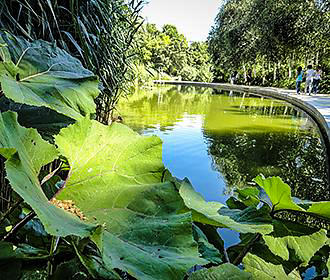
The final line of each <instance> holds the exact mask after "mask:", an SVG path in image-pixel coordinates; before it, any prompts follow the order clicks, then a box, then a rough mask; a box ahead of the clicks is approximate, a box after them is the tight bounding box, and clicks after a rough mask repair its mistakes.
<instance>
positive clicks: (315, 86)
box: [312, 66, 322, 94]
mask: <svg viewBox="0 0 330 280" xmlns="http://www.w3.org/2000/svg"><path fill="white" fill-rule="evenodd" d="M321 76H322V69H321V66H317V68H316V72H315V74H314V78H313V90H312V92H313V93H315V94H317V93H318V92H319V84H320V80H321Z"/></svg>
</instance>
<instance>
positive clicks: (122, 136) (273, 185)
mask: <svg viewBox="0 0 330 280" xmlns="http://www.w3.org/2000/svg"><path fill="white" fill-rule="evenodd" d="M165 31H166V36H176V35H177V34H176V32H175V29H174V28H171V27H169V26H167V27H166V29H165ZM47 46H48V45H47ZM46 49H47V48H46ZM1 50H2V53H1V55H2V56H1V57H2V58H3V60H4V61H3V62H2V66H3V68H0V69H1V70H2V71H4V70H6V71H7V72H2V73H5V74H4V76H6V73H7V74H8V75H9V74H10V75H12V80H13V77H15V76H17V75H16V74H17V72H15V71H17V69H16V68H15V67H17V66H15V63H14V62H12V61H11V60H10V61H9V60H8V59H9V54H10V52H9V51H8V48H6V47H4V46H2V48H1ZM27 53H28V52H26V53H25V55H27ZM34 57H36V58H38V57H39V58H40V56H38V55H37V54H36V55H34V56H33V57H32V58H34ZM42 59H43V58H40V60H42ZM68 60H70V58H68ZM8 61H9V63H8V65H7V64H6V63H7V62H8ZM22 62H23V59H22ZM40 62H41V61H40ZM40 62H38V63H36V62H34V63H32V64H28V67H29V68H28V69H29V70H30V71H32V70H35V68H33V67H32V66H33V65H35V64H36V65H39V63H40ZM16 63H17V62H16ZM18 65H20V63H18ZM5 67H7V68H5ZM13 73H14V74H13ZM22 73H25V72H24V71H23V72H22ZM32 73H34V72H32ZM37 73H39V72H37ZM1 77H2V78H4V80H0V83H1V87H2V85H3V84H5V83H6V80H5V79H6V77H3V76H1ZM24 77H25V76H24ZM15 78H16V77H15ZM22 79H24V78H22ZM22 79H17V78H16V79H14V81H12V82H13V83H14V84H17V83H19V82H22ZM60 82H61V80H60V81H58V83H60ZM2 88H3V87H2ZM20 88H22V86H17V85H16V86H15V87H13V89H12V92H11V94H13V95H14V96H15V94H17V92H19V89H20ZM43 90H44V85H43V84H41V85H40V84H39V83H35V89H34V91H35V92H41V91H43ZM63 90H64V91H65V92H67V93H68V94H69V96H70V93H72V92H73V93H74V91H75V89H74V88H70V87H68V88H67V86H66V85H64V86H63ZM4 91H5V94H8V91H9V89H6V90H5V89H4ZM34 91H33V92H34ZM73 93H72V94H73ZM81 94H82V95H83V96H85V97H86V95H87V96H89V93H88V91H85V90H84V87H81ZM56 96H57V95H56ZM27 100H29V99H28V98H27ZM59 100H60V101H56V102H55V101H54V100H53V99H49V100H47V103H48V102H49V103H51V104H49V105H48V106H49V107H50V108H55V107H54V106H55V104H56V105H60V108H62V105H63V104H61V102H63V101H62V99H61V98H60V99H59ZM19 101H20V102H23V103H24V102H25V100H19ZM54 103H55V104H54ZM33 105H35V106H36V107H37V106H42V104H39V103H38V104H33ZM54 110H56V109H54ZM86 115H88V114H86ZM70 116H71V115H70ZM96 139H97V141H96ZM55 144H56V146H55V145H53V144H50V143H48V142H46V141H45V140H43V139H42V138H41V136H40V134H39V133H38V132H37V131H36V130H35V129H33V128H25V127H22V126H21V125H20V124H19V123H18V121H17V113H14V112H10V111H9V112H5V113H1V115H0V154H1V155H2V156H3V157H4V158H5V159H6V162H5V168H6V172H7V179H8V180H9V182H10V184H11V186H12V188H13V190H14V191H15V192H16V193H17V195H18V196H20V197H21V198H22V199H23V200H24V204H22V205H21V206H20V207H19V208H17V209H15V207H17V206H15V207H14V210H17V211H16V212H17V213H18V214H17V213H14V212H11V211H9V214H7V213H5V214H3V213H1V214H3V215H1V221H0V226H1V231H0V232H1V235H2V239H1V241H0V268H1V273H2V276H4V277H6V278H8V279H19V278H20V277H21V276H22V274H23V277H24V278H23V279H29V278H32V279H33V278H41V279H45V278H46V274H47V276H51V277H52V279H89V278H90V277H94V278H97V279H102V278H104V279H122V278H128V277H134V278H136V279H178V280H179V279H183V278H184V277H186V278H187V277H189V279H200V278H203V279H213V278H214V277H216V278H218V277H220V278H221V277H222V278H223V277H226V278H229V277H232V279H251V275H252V277H253V279H273V278H274V277H275V278H278V279H300V275H301V274H302V272H303V271H304V269H303V267H304V266H306V265H307V266H308V265H312V264H313V263H317V257H319V256H322V257H323V256H324V260H325V259H326V258H328V256H329V239H328V237H327V232H326V231H325V230H324V229H321V227H322V225H321V227H320V228H317V229H314V228H312V227H309V225H308V224H307V225H299V223H296V222H294V221H281V222H279V221H278V219H277V217H276V215H275V214H276V212H278V211H296V212H299V213H304V214H305V215H307V216H310V217H315V216H319V217H324V218H325V219H327V218H328V217H329V211H328V208H329V207H328V202H314V203H313V202H309V201H307V202H306V201H303V202H302V203H300V204H299V203H298V204H296V203H294V202H293V198H292V197H291V192H290V187H289V186H288V185H286V184H285V183H284V182H283V181H281V180H280V178H278V177H273V178H268V179H263V178H262V177H257V178H256V179H255V181H256V182H257V183H258V184H259V185H260V186H261V187H262V188H263V189H264V190H265V192H266V194H267V195H268V196H269V199H270V201H271V203H272V206H273V207H269V206H268V205H267V203H265V202H264V198H263V199H260V196H261V193H262V192H260V191H259V190H258V189H256V188H246V189H243V190H237V192H236V194H237V197H236V198H235V199H232V200H231V202H230V203H229V204H230V205H231V207H230V208H227V207H226V206H225V205H223V204H221V203H218V202H206V201H205V200H204V199H203V197H202V196H201V195H200V194H198V193H197V192H195V190H194V189H193V187H192V186H191V184H190V183H189V182H188V181H187V180H184V181H180V180H178V179H176V178H173V177H172V176H171V174H170V173H169V172H168V171H167V170H165V167H164V165H163V163H162V146H161V144H162V143H161V140H160V139H159V138H158V137H156V136H151V137H142V136H140V135H139V134H137V133H135V132H133V131H132V130H131V129H129V128H128V127H126V126H124V125H122V124H117V123H114V124H112V125H110V126H107V125H103V124H101V123H99V122H97V121H95V120H90V118H89V116H87V117H85V118H82V117H81V116H79V117H78V120H77V122H76V123H74V124H72V125H70V126H68V127H66V128H63V129H62V130H61V131H60V133H59V134H58V135H56V136H55ZM55 159H58V161H60V162H61V163H60V164H59V163H58V162H54V160H55ZM50 162H53V165H54V166H53V169H52V170H48V169H46V168H45V165H48V167H50V165H49V163H50ZM41 170H42V171H41ZM47 170H48V172H47ZM54 192H56V193H55V194H54ZM46 194H47V196H46ZM51 197H53V199H52V200H51V201H49V198H51ZM68 204H69V205H70V207H69V208H66V207H64V206H65V205H68ZM73 205H74V207H73ZM23 207H24V209H22V208H23ZM61 208H64V209H66V210H64V209H61ZM325 208H326V209H325ZM11 210H12V209H11ZM73 210H74V211H73ZM27 213H28V215H32V214H33V213H35V214H36V215H37V218H38V219H33V220H32V221H30V223H31V224H30V225H28V224H26V226H27V228H28V229H29V230H28V231H27V232H26V231H25V232H24V231H21V232H20V234H17V231H18V230H20V227H21V226H23V225H24V223H25V222H26V220H24V219H25V218H24V219H23V220H22V219H21V218H20V216H21V215H20V214H24V215H23V217H28V216H25V215H26V214H27ZM78 217H79V218H80V219H79V218H78ZM86 219H87V220H86ZM39 220H40V222H41V223H42V225H43V227H44V229H43V228H42V227H41V226H39V225H40V223H39ZM197 222H198V224H197ZM8 226H9V227H8ZM29 226H30V227H29ZM218 227H222V228H229V229H232V230H235V231H237V232H240V233H244V234H245V235H243V234H242V235H241V237H242V240H241V242H240V243H239V244H237V245H234V246H232V247H231V248H228V252H229V253H230V254H228V255H227V254H226V250H225V249H224V242H223V240H222V239H221V238H220V237H219V235H218V234H217V228H218ZM33 228H34V231H35V232H36V231H38V232H39V235H37V234H35V236H34V237H33V238H34V240H35V239H36V238H39V239H41V240H39V242H33V243H36V244H39V246H40V247H42V248H38V246H32V244H24V242H28V243H32V238H31V235H32V231H33V230H31V229H33ZM3 229H5V230H3ZM25 230H26V229H25ZM6 231H8V232H6ZM29 231H30V232H29ZM47 234H48V235H47ZM49 235H51V236H52V237H50V236H49ZM14 236H15V238H12V237H14ZM45 236H46V237H47V238H48V239H47V238H45V239H43V238H44V237H45ZM49 240H51V242H50V241H49ZM9 241H11V242H9ZM22 241H23V244H22ZM19 243H20V244H19ZM45 248H47V250H46V249H45ZM49 248H50V249H49ZM237 249H239V251H238V252H237ZM249 251H251V253H248V252H249ZM323 251H324V252H323ZM226 258H229V261H231V263H232V264H229V263H225V261H226V262H227V260H226ZM242 259H243V264H244V270H245V271H242V270H241V269H240V268H239V267H236V265H238V264H239V263H241V261H242ZM31 260H33V261H37V262H36V263H37V264H34V263H31V262H30V261H31ZM25 264H29V271H25V270H24V269H23V268H24V265H25ZM36 265H38V266H39V269H40V271H41V272H40V273H37V271H36ZM206 265H207V266H208V267H211V266H215V265H216V266H217V267H214V268H210V269H209V270H207V269H202V270H201V271H200V272H194V273H190V274H191V275H189V272H188V271H189V270H190V269H191V268H192V267H194V266H206ZM46 266H47V269H46ZM48 278H49V277H48Z"/></svg>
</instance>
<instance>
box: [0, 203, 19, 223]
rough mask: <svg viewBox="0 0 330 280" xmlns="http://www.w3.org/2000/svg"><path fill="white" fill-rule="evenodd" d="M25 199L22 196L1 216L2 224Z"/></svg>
mask: <svg viewBox="0 0 330 280" xmlns="http://www.w3.org/2000/svg"><path fill="white" fill-rule="evenodd" d="M23 201H24V200H23V199H22V198H20V199H18V200H17V201H16V202H15V203H14V204H13V205H12V206H10V207H9V209H8V210H7V211H6V212H5V213H3V215H2V216H1V218H0V225H1V223H2V222H3V221H4V220H5V219H6V218H7V217H8V216H9V215H10V214H11V213H12V212H13V211H14V210H15V209H16V208H17V207H18V206H19V205H20V204H21V203H22V202H23Z"/></svg>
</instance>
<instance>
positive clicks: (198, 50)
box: [135, 24, 212, 84]
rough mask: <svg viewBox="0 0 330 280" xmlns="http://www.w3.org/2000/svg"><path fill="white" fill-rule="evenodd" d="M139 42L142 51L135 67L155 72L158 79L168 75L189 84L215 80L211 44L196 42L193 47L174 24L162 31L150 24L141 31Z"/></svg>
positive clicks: (168, 25)
mask: <svg viewBox="0 0 330 280" xmlns="http://www.w3.org/2000/svg"><path fill="white" fill-rule="evenodd" d="M135 43H136V45H137V47H138V49H139V50H140V52H139V55H138V58H137V61H136V62H135V64H137V65H139V64H142V65H144V66H145V67H146V68H147V69H153V71H156V72H157V73H158V75H157V76H162V75H163V73H166V74H167V75H169V76H172V77H178V76H179V77H181V79H182V80H187V81H201V82H210V81H211V80H212V73H211V63H210V56H209V54H208V50H207V44H206V43H203V42H193V43H192V44H191V45H190V46H189V45H188V42H187V39H186V38H185V37H184V36H183V35H182V34H179V32H178V31H177V29H176V27H175V26H173V25H170V24H166V25H164V26H163V28H162V30H158V29H157V27H156V26H155V25H154V24H146V25H144V26H143V27H142V28H141V29H140V30H139V31H138V35H137V38H136V40H135ZM151 76H154V75H151ZM159 78H161V77H159ZM141 84H143V83H141Z"/></svg>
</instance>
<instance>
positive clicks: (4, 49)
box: [0, 32, 99, 120]
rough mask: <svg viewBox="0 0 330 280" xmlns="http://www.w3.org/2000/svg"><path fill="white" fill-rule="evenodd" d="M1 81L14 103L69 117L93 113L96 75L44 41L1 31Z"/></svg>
mask: <svg viewBox="0 0 330 280" xmlns="http://www.w3.org/2000/svg"><path fill="white" fill-rule="evenodd" d="M0 44H1V49H0V55H1V62H0V83H1V89H2V91H3V93H4V95H5V96H6V97H7V98H9V99H11V100H13V101H14V102H16V103H20V104H26V105H30V106H37V107H42V106H43V107H48V108H50V109H52V110H54V111H56V112H58V113H60V114H63V115H65V116H68V117H70V118H72V119H75V120H77V119H80V118H83V117H84V116H86V115H90V114H94V113H95V103H94V99H95V98H96V97H97V95H98V94H99V90H98V80H97V78H96V76H95V75H94V74H93V73H92V72H90V71H88V70H86V69H84V68H83V67H82V64H81V63H80V61H79V60H77V59H75V58H73V57H71V56H70V55H69V54H67V53H66V52H65V51H63V50H61V49H59V48H56V47H54V46H53V45H51V44H49V43H47V42H44V41H41V40H39V41H34V42H32V43H29V42H28V41H26V40H24V39H23V38H21V37H15V36H13V35H10V34H9V33H5V32H1V33H0Z"/></svg>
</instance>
